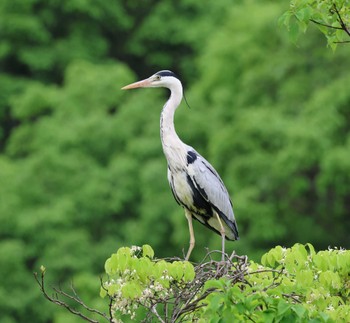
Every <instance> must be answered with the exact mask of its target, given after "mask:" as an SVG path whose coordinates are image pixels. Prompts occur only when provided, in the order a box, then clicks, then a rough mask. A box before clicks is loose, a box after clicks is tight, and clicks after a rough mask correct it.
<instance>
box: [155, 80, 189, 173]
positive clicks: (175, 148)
mask: <svg viewBox="0 0 350 323" xmlns="http://www.w3.org/2000/svg"><path fill="white" fill-rule="evenodd" d="M170 92H171V94H170V98H169V100H168V101H167V102H166V103H165V105H164V107H163V110H162V113H161V116H160V137H161V140H162V146H163V151H164V154H165V157H166V159H167V161H168V164H169V166H172V165H171V164H172V163H177V162H180V161H179V159H183V158H184V156H183V155H184V154H186V150H185V144H184V143H183V142H182V141H181V139H180V138H179V136H178V135H177V133H176V131H175V126H174V115H175V111H176V109H177V107H178V106H179V105H180V102H181V100H182V95H183V94H182V86H181V83H179V84H178V86H176V87H175V86H174V87H172V88H170ZM173 166H174V167H176V165H173Z"/></svg>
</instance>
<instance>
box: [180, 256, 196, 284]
mask: <svg viewBox="0 0 350 323" xmlns="http://www.w3.org/2000/svg"><path fill="white" fill-rule="evenodd" d="M182 266H183V273H184V276H183V277H184V280H185V282H189V281H192V280H193V279H194V277H195V276H196V273H195V271H194V267H193V265H192V264H191V263H190V262H189V261H184V262H183V263H182Z"/></svg>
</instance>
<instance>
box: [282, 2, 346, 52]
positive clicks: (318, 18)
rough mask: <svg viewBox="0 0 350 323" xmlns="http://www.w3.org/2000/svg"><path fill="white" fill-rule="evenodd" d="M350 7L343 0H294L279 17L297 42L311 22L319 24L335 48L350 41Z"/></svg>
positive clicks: (329, 42) (329, 43) (330, 44)
mask: <svg viewBox="0 0 350 323" xmlns="http://www.w3.org/2000/svg"><path fill="white" fill-rule="evenodd" d="M349 17H350V7H349V6H347V5H346V2H344V1H341V0H323V1H315V0H292V1H291V2H290V8H289V10H287V11H286V12H285V13H284V14H283V15H282V16H281V17H280V19H279V22H280V24H281V25H284V26H285V27H286V28H287V30H288V31H289V36H290V38H291V40H292V41H293V42H296V41H297V40H298V38H299V36H300V34H301V33H305V32H306V30H307V28H308V26H309V22H312V23H314V24H315V25H317V27H318V28H319V30H320V31H321V32H322V33H323V34H324V35H325V37H326V39H327V42H328V46H330V47H331V48H332V49H333V50H335V48H336V45H337V44H343V43H349V42H350V40H347V39H346V38H348V37H350V18H349Z"/></svg>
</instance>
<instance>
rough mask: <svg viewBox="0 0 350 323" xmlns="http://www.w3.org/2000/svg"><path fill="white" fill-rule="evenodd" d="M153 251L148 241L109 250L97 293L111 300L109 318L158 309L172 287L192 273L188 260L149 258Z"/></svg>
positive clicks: (134, 317) (138, 317) (167, 299)
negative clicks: (110, 251) (112, 252)
mask: <svg viewBox="0 0 350 323" xmlns="http://www.w3.org/2000/svg"><path fill="white" fill-rule="evenodd" d="M153 256H154V251H153V249H152V248H151V247H150V246H149V245H143V246H142V247H136V246H134V247H132V248H127V247H123V248H120V249H118V251H117V253H115V254H112V256H111V257H110V258H108V259H107V261H106V263H105V271H106V274H107V275H108V280H107V281H105V282H104V283H103V286H102V287H101V292H100V295H101V296H102V297H106V296H107V295H108V296H109V297H110V298H111V300H112V305H111V310H112V311H113V312H112V317H113V319H115V320H117V319H119V318H121V317H122V315H129V316H130V318H131V319H132V320H137V321H139V320H141V319H142V318H143V317H142V315H143V316H144V313H143V312H141V314H140V309H142V307H143V308H147V309H148V310H149V311H150V312H155V313H158V311H159V307H161V306H163V305H164V304H166V303H168V304H167V305H169V306H171V303H170V300H171V299H173V298H174V290H175V289H181V288H184V287H185V286H186V285H187V283H188V282H190V281H192V280H193V279H194V277H195V272H194V268H193V266H192V264H191V263H189V262H188V261H173V262H168V261H165V260H155V259H153Z"/></svg>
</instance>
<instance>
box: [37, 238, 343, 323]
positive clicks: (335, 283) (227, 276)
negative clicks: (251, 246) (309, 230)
mask: <svg viewBox="0 0 350 323" xmlns="http://www.w3.org/2000/svg"><path fill="white" fill-rule="evenodd" d="M221 256H222V253H221V251H216V250H215V251H208V252H207V255H206V256H205V257H204V259H203V260H202V261H201V262H200V263H198V264H191V263H189V262H188V261H182V260H180V259H179V258H167V259H156V258H154V252H153V249H152V248H151V247H150V246H149V245H144V246H142V247H132V248H127V247H123V248H120V249H119V250H118V251H117V252H116V253H114V254H112V255H111V257H110V258H108V259H107V261H106V263H105V270H106V274H107V278H106V279H105V280H101V290H100V295H101V297H103V298H108V299H109V313H108V314H106V313H103V312H101V311H98V310H96V309H93V308H90V307H89V306H87V305H86V304H85V303H84V302H83V301H82V300H81V299H80V297H79V296H78V294H77V292H76V290H75V289H74V286H73V285H71V290H72V294H69V293H67V292H64V291H63V290H62V289H61V288H59V289H57V288H53V290H54V292H55V293H54V295H53V296H50V295H49V294H48V293H47V291H46V287H45V282H44V277H45V268H43V269H42V271H41V276H40V277H39V275H38V274H37V273H35V274H34V276H35V279H36V281H37V283H38V285H39V287H40V290H41V292H42V293H43V295H44V296H45V298H46V299H48V300H49V301H50V302H52V303H54V304H56V305H58V306H62V307H64V308H66V309H67V310H68V311H70V312H71V313H72V314H74V315H77V316H79V317H80V318H81V319H83V320H85V321H88V322H98V321H96V320H95V319H93V318H90V317H88V316H87V315H85V314H83V313H82V311H79V310H78V309H76V308H74V307H72V306H71V305H68V302H69V301H73V302H75V304H76V305H78V306H80V307H81V308H82V310H84V311H88V312H89V313H90V314H91V315H92V314H94V315H98V316H100V317H101V318H103V319H104V320H106V321H108V322H111V323H116V322H122V319H123V317H125V316H127V317H129V318H130V319H132V320H134V321H137V322H155V321H157V322H161V323H170V322H172V323H173V322H193V321H199V322H206V321H208V320H209V319H212V318H213V315H214V316H219V317H221V318H222V319H223V321H231V320H235V319H236V320H239V321H242V320H243V321H251V322H264V321H271V317H273V318H274V319H276V321H283V319H286V318H288V319H290V320H292V321H298V322H305V321H310V320H315V321H317V322H319V321H320V322H332V321H333V320H334V318H339V319H345V320H346V319H347V318H349V316H350V299H349V297H350V294H349V289H348V288H346V287H345V288H344V286H350V281H349V274H350V252H349V251H346V250H344V249H330V250H327V251H320V252H318V253H316V252H315V250H314V248H313V246H311V245H310V244H307V245H301V244H296V245H294V246H293V247H292V248H288V249H287V248H282V247H281V246H277V247H275V248H273V249H271V250H270V251H269V252H268V253H266V254H265V255H264V256H263V257H262V259H261V264H259V263H255V262H253V261H251V260H248V257H247V256H239V255H237V254H236V253H235V252H233V253H232V254H231V255H230V256H229V255H227V254H224V260H223V261H217V260H215V259H216V258H217V259H221V258H222V257H221Z"/></svg>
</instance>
